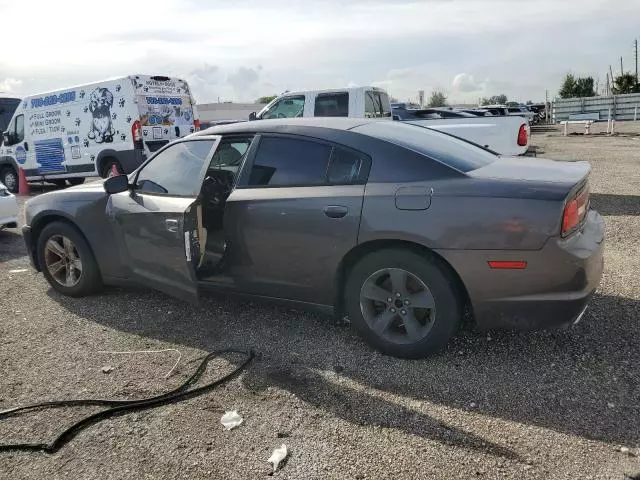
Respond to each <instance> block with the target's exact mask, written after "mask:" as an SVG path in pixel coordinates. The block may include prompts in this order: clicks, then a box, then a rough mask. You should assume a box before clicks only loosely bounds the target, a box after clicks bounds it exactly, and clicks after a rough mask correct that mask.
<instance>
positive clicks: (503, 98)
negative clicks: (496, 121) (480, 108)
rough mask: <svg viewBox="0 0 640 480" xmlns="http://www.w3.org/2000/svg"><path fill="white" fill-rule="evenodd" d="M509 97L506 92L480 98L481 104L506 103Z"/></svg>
mask: <svg viewBox="0 0 640 480" xmlns="http://www.w3.org/2000/svg"><path fill="white" fill-rule="evenodd" d="M508 101H509V99H508V98H507V96H506V95H505V94H504V93H501V94H500V95H493V96H492V97H489V98H487V97H484V98H482V99H481V100H480V104H481V105H506V104H507V102H508Z"/></svg>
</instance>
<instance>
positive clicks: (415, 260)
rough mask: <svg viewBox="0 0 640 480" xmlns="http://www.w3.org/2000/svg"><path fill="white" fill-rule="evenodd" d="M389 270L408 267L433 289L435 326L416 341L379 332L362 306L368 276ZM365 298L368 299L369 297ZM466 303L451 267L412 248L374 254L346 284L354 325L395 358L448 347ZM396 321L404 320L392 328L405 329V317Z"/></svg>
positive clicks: (347, 304)
mask: <svg viewBox="0 0 640 480" xmlns="http://www.w3.org/2000/svg"><path fill="white" fill-rule="evenodd" d="M385 269H401V270H405V271H406V272H408V273H410V274H411V275H413V276H414V277H416V278H417V279H418V280H420V281H421V282H422V283H423V284H424V286H426V287H427V288H428V289H429V290H430V293H431V295H432V298H433V301H434V302H435V309H434V310H433V317H429V318H430V319H431V320H429V322H430V325H431V326H430V330H427V329H426V328H425V330H426V331H427V332H428V333H426V336H425V337H424V338H421V339H420V340H418V341H415V342H413V341H411V340H410V339H409V338H408V337H405V338H406V341H405V342H404V343H400V342H394V341H390V340H389V339H387V338H384V337H383V336H381V335H379V334H378V333H376V332H375V331H374V330H373V329H372V327H370V326H369V324H368V323H367V321H366V320H365V317H364V315H365V314H363V310H366V308H363V307H362V306H361V297H360V294H361V291H362V288H363V286H364V285H365V282H367V279H369V278H370V277H372V276H373V275H376V274H377V272H380V271H383V270H385ZM392 290H393V289H392ZM364 301H365V302H366V300H364ZM462 304H463V301H462V298H461V295H460V293H459V292H458V288H457V286H456V282H455V279H454V277H453V274H452V273H451V272H450V270H449V268H448V266H447V265H444V264H443V262H442V261H441V260H439V259H438V258H436V257H433V256H427V255H424V254H421V253H417V252H415V251H412V250H408V249H407V250H405V249H384V250H379V251H376V252H373V253H370V254H368V255H366V256H365V257H363V258H362V259H361V260H360V261H359V262H358V263H357V264H356V265H354V266H353V267H352V268H351V270H350V272H348V277H347V282H346V286H345V308H346V311H347V314H348V315H349V318H350V319H351V322H352V324H353V325H354V326H355V327H356V329H357V330H358V331H359V332H360V334H361V335H362V336H363V337H364V339H365V340H366V341H367V342H368V343H369V344H370V345H371V346H373V347H374V348H376V349H378V350H380V351H381V352H382V353H384V354H387V355H392V356H394V357H402V358H422V357H426V356H428V355H430V354H432V353H435V352H437V351H439V350H441V349H442V348H444V347H445V346H446V345H447V343H448V342H449V340H450V339H451V337H453V335H454V334H455V333H456V332H457V330H458V328H459V326H460V322H461V319H462ZM378 305H383V304H378ZM381 308H382V310H383V311H384V310H385V307H384V306H382V307H381ZM402 308H404V307H402ZM427 312H429V313H428V315H431V312H432V311H431V310H427ZM394 322H400V326H399V327H394V324H393V322H392V324H391V327H394V328H398V329H400V330H402V329H403V328H404V327H403V326H402V318H401V317H400V316H399V315H398V316H397V317H396V320H394ZM425 325H426V322H425ZM391 327H390V328H391ZM407 333H408V332H407ZM398 338H399V336H398Z"/></svg>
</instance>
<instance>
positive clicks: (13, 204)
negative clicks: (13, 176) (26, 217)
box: [0, 183, 18, 230]
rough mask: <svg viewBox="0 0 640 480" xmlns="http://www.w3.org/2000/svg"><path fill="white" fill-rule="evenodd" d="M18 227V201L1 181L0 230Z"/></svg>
mask: <svg viewBox="0 0 640 480" xmlns="http://www.w3.org/2000/svg"><path fill="white" fill-rule="evenodd" d="M5 227H8V228H17V227H18V201H17V200H16V197H14V196H13V194H12V193H11V192H10V191H9V189H8V188H7V187H5V186H4V184H3V183H0V230H2V229H3V228H5Z"/></svg>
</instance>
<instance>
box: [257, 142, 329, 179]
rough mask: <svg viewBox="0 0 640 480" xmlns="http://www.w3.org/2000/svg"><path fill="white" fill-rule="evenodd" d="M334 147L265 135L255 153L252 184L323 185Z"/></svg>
mask: <svg viewBox="0 0 640 480" xmlns="http://www.w3.org/2000/svg"><path fill="white" fill-rule="evenodd" d="M330 156H331V147H330V146H329V145H325V144H322V143H316V142H313V141H308V140H298V139H295V138H285V137H264V138H262V139H261V140H260V145H258V151H257V152H256V156H255V159H254V161H253V165H252V167H251V173H250V175H249V186H253V187H265V186H293V185H296V186H304V185H322V184H324V183H325V181H326V174H327V166H328V164H329V157H330Z"/></svg>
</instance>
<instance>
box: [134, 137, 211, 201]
mask: <svg viewBox="0 0 640 480" xmlns="http://www.w3.org/2000/svg"><path fill="white" fill-rule="evenodd" d="M214 143H215V142H214V141H213V140H194V141H190V142H180V143H176V144H174V145H171V146H170V147H168V148H167V149H166V150H163V151H162V152H160V153H159V154H158V155H156V157H155V158H153V159H152V160H151V161H150V162H149V163H148V164H147V165H145V166H144V167H143V168H142V170H141V171H140V173H139V174H138V178H137V179H136V187H135V188H136V191H138V192H140V193H156V194H165V195H175V196H194V197H195V196H197V195H198V192H199V191H200V187H201V183H202V182H201V179H200V172H201V171H202V167H203V165H204V162H205V160H206V159H207V157H208V155H209V152H210V151H211V147H212V146H213V144H214Z"/></svg>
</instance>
